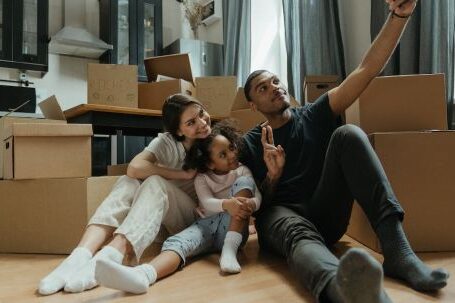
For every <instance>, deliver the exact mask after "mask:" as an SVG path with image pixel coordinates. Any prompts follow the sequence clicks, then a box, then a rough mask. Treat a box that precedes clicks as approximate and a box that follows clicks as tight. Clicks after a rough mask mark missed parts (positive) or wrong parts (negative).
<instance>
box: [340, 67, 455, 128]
mask: <svg viewBox="0 0 455 303" xmlns="http://www.w3.org/2000/svg"><path fill="white" fill-rule="evenodd" d="M445 100H446V98H445V89H444V75H443V74H434V75H404V76H389V77H377V78H375V79H374V80H373V81H372V82H371V83H370V85H369V86H368V87H367V89H366V90H365V91H364V92H363V93H362V94H361V95H360V97H359V98H358V100H357V101H356V102H355V103H354V104H353V105H351V106H350V107H349V108H348V109H347V110H346V123H351V124H355V125H358V126H360V127H361V128H362V129H363V130H364V131H365V132H366V133H367V134H370V133H373V132H394V131H416V130H431V129H438V130H446V129H447V109H446V101H445Z"/></svg>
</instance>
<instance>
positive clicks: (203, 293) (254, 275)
mask: <svg viewBox="0 0 455 303" xmlns="http://www.w3.org/2000/svg"><path fill="white" fill-rule="evenodd" d="M354 246H361V245H360V244H358V243H356V242H355V241H353V240H352V239H350V238H348V237H344V238H343V239H342V241H341V242H340V243H339V245H337V247H336V249H335V253H336V254H337V255H340V254H342V253H343V252H344V251H346V250H347V249H348V248H349V247H354ZM373 255H374V256H375V257H376V258H377V259H378V260H381V256H380V255H378V254H375V253H373ZM420 256H421V257H422V259H424V260H425V262H427V263H428V264H429V265H431V266H432V267H445V268H447V269H448V270H449V271H451V272H455V252H450V253H428V254H421V255H420ZM63 258H64V256H54V255H27V254H3V255H2V254H0V303H17V302H33V303H34V302H43V303H44V302H45V303H54V302H63V301H64V302H87V303H101V302H149V303H158V302H163V303H164V302H165V303H173V302H176V303H177V302H178V303H181V302H188V303H196V302H198V303H200V302H202V303H204V302H207V303H208V302H219V303H228V302H242V303H243V302H245V303H250V302H251V303H252V302H263V303H264V302H307V303H314V300H313V299H311V297H310V296H309V294H308V293H307V291H305V290H304V289H303V288H302V287H300V286H299V285H298V284H297V283H296V282H295V278H294V276H293V275H292V274H290V272H289V270H288V268H287V265H286V264H285V262H284V261H283V260H281V259H279V258H277V257H275V256H273V255H270V254H266V253H263V252H261V253H259V249H258V245H257V238H256V237H255V236H253V237H251V238H250V239H249V241H248V243H247V245H246V246H245V248H244V250H243V251H242V252H241V253H240V255H239V259H240V263H241V264H242V273H241V274H239V275H229V276H223V275H221V274H220V272H219V267H218V255H216V254H213V255H210V256H205V257H203V258H199V259H196V260H194V261H193V262H191V263H190V264H189V265H188V266H187V267H185V268H184V269H183V270H181V271H179V272H177V273H175V274H174V275H173V276H171V277H169V278H167V279H164V280H162V281H159V282H158V283H156V284H155V285H154V286H152V287H150V289H149V291H148V293H147V294H145V295H140V296H136V295H129V294H126V293H123V292H120V291H115V290H111V289H107V288H103V287H98V288H96V289H94V290H91V291H87V292H84V293H82V294H67V293H62V292H60V293H57V294H55V295H52V296H39V295H38V294H36V286H37V284H38V281H39V280H40V279H41V278H42V277H43V276H44V275H46V274H47V273H48V272H49V271H50V270H52V269H53V268H54V267H55V266H56V265H57V264H59V262H61V260H62V259H63ZM385 286H386V289H387V292H388V293H389V295H390V297H391V298H392V299H393V300H394V302H397V303H405V302H406V303H409V302H413V303H421V302H422V303H423V302H455V286H454V285H452V284H451V283H450V281H449V285H448V286H447V287H446V288H445V289H444V290H443V291H441V292H439V293H436V294H432V295H429V294H421V293H418V292H415V291H413V290H411V289H409V288H407V287H406V286H404V285H402V284H400V283H399V282H397V281H394V280H391V279H386V280H385Z"/></svg>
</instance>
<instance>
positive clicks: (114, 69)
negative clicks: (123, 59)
mask: <svg viewBox="0 0 455 303" xmlns="http://www.w3.org/2000/svg"><path fill="white" fill-rule="evenodd" d="M137 77H138V74H137V66H136V65H125V64H96V63H89V64H88V68H87V88H88V89H87V103H88V104H104V105H111V106H122V107H133V108H137V107H138V92H137Z"/></svg>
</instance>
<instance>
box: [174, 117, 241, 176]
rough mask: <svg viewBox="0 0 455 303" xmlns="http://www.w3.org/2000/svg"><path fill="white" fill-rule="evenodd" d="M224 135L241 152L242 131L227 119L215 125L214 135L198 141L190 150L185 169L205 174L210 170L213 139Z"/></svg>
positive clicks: (187, 154)
mask: <svg viewBox="0 0 455 303" xmlns="http://www.w3.org/2000/svg"><path fill="white" fill-rule="evenodd" d="M218 135H222V136H224V137H226V139H228V140H229V142H231V143H232V144H233V145H234V146H235V147H236V148H237V150H239V151H240V150H241V149H242V147H243V140H242V135H241V133H240V131H238V130H237V128H236V126H235V123H234V121H233V120H230V119H227V120H223V121H220V122H218V123H216V124H215V126H214V127H213V128H212V133H211V134H210V135H209V136H208V137H207V138H205V139H198V140H196V141H195V142H194V143H193V145H192V146H191V148H190V150H189V151H188V152H187V153H186V157H185V164H184V165H183V169H185V170H188V169H195V170H197V172H198V173H205V172H207V171H209V170H210V168H209V167H208V165H209V164H210V162H211V159H210V147H211V145H212V142H213V139H214V138H215V137H216V136H218Z"/></svg>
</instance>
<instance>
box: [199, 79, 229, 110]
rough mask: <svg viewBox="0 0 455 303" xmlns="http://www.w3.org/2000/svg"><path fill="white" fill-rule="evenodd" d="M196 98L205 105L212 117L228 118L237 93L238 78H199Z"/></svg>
mask: <svg viewBox="0 0 455 303" xmlns="http://www.w3.org/2000/svg"><path fill="white" fill-rule="evenodd" d="M196 90H197V91H196V98H197V99H198V100H199V101H200V102H201V103H202V104H204V106H205V107H206V108H207V111H208V112H209V113H210V115H213V116H218V117H228V116H229V113H230V112H231V107H232V103H233V102H234V100H235V98H236V93H237V78H236V77H234V76H227V77H198V78H196Z"/></svg>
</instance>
